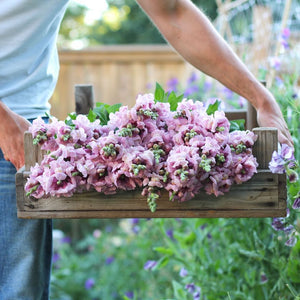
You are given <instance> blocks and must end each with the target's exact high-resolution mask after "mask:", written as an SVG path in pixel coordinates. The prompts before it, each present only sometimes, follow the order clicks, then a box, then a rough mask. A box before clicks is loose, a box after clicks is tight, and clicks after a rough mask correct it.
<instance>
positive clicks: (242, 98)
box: [238, 96, 247, 108]
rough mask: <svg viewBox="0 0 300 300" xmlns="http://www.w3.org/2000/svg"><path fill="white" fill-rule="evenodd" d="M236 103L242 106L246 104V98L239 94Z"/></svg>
mask: <svg viewBox="0 0 300 300" xmlns="http://www.w3.org/2000/svg"><path fill="white" fill-rule="evenodd" d="M238 104H239V106H240V108H243V107H245V106H246V104H247V100H246V99H245V98H244V97H241V96H240V97H239V98H238Z"/></svg>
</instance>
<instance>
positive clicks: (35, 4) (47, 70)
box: [0, 0, 68, 119]
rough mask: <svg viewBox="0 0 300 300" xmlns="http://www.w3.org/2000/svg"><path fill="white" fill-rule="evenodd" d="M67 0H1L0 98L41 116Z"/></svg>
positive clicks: (48, 94)
mask: <svg viewBox="0 0 300 300" xmlns="http://www.w3.org/2000/svg"><path fill="white" fill-rule="evenodd" d="M67 3H68V0H1V2H0V101H2V102H4V103H5V104H6V105H7V106H8V107H9V108H10V109H11V110H12V111H14V112H16V113H17V114H19V115H21V116H23V117H25V118H28V119H29V118H36V117H37V116H44V115H45V112H49V109H50V105H49V103H48V100H49V98H50V97H51V95H52V93H53V91H54V88H55V85H56V82H57V77H58V71H59V62H58V55H57V48H56V38H57V34H58V31H59V26H60V23H61V20H62V17H63V15H64V13H65V10H66V6H67Z"/></svg>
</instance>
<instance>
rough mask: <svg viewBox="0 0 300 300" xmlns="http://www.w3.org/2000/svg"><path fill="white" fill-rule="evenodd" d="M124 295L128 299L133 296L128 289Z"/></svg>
mask: <svg viewBox="0 0 300 300" xmlns="http://www.w3.org/2000/svg"><path fill="white" fill-rule="evenodd" d="M125 296H126V297H127V298H128V299H133V298H134V293H133V292H131V291H129V292H126V293H125Z"/></svg>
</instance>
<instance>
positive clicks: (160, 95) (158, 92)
mask: <svg viewBox="0 0 300 300" xmlns="http://www.w3.org/2000/svg"><path fill="white" fill-rule="evenodd" d="M154 99H155V101H156V102H157V101H159V102H164V100H165V91H164V89H163V88H162V86H161V85H160V84H159V83H157V82H156V86H155V92H154Z"/></svg>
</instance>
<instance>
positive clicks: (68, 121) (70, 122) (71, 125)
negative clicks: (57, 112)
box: [65, 119, 75, 128]
mask: <svg viewBox="0 0 300 300" xmlns="http://www.w3.org/2000/svg"><path fill="white" fill-rule="evenodd" d="M65 124H66V125H68V126H70V127H71V128H74V127H75V124H74V123H73V120H72V119H66V120H65Z"/></svg>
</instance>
